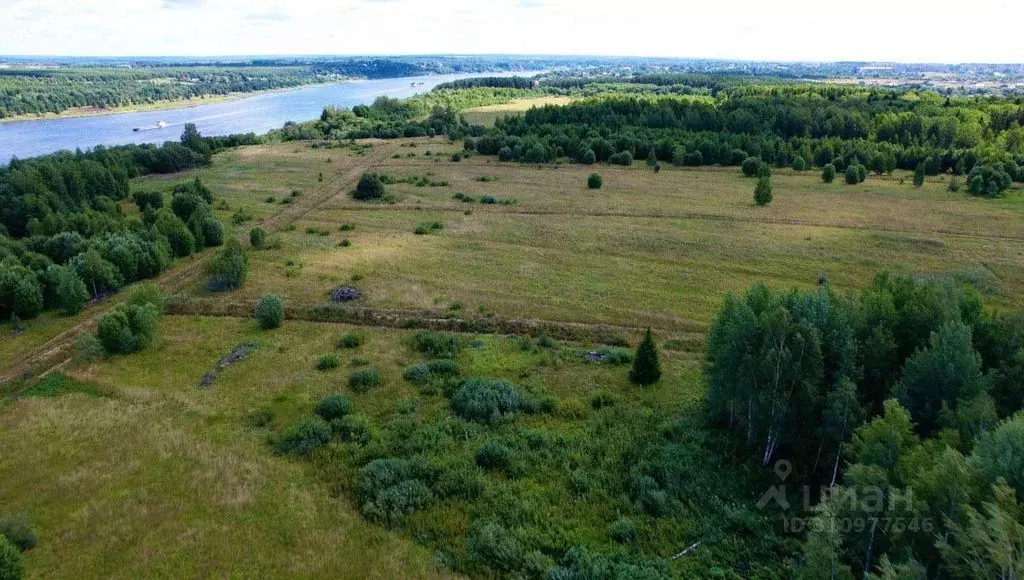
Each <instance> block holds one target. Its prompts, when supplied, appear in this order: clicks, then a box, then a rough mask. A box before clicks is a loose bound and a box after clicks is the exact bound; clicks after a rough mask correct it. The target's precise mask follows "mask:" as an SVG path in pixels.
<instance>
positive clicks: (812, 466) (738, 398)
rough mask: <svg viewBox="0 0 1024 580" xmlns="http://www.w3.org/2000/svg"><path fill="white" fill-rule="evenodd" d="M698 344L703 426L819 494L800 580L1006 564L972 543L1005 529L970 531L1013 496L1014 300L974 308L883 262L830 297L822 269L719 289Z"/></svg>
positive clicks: (1023, 449) (971, 298)
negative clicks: (851, 289) (701, 346)
mask: <svg viewBox="0 0 1024 580" xmlns="http://www.w3.org/2000/svg"><path fill="white" fill-rule="evenodd" d="M706 357H707V358H706V363H705V366H704V374H705V376H706V378H707V382H708V394H707V409H708V413H709V418H710V421H711V422H712V424H714V425H717V426H719V427H720V428H722V429H725V430H727V431H728V432H730V433H732V434H733V435H734V441H735V443H736V452H737V453H740V454H743V455H746V456H747V457H748V458H749V459H750V460H751V461H755V462H757V463H759V464H760V465H762V466H764V467H766V468H767V467H772V466H774V465H776V462H777V461H779V460H785V461H787V462H788V464H787V465H791V466H792V470H793V475H791V476H790V477H792V479H791V480H788V481H787V482H788V483H792V482H793V481H797V482H802V483H805V484H806V485H808V486H810V488H811V489H815V490H818V493H820V503H819V504H818V506H817V508H816V511H815V512H814V513H813V514H812V515H813V516H814V517H815V518H817V519H816V522H817V526H816V527H814V528H813V529H812V531H811V532H810V533H809V534H808V536H807V540H806V542H807V543H806V545H805V547H804V561H803V562H802V563H801V566H802V570H803V574H804V576H805V577H808V578H820V577H852V576H851V574H856V575H858V576H863V575H865V574H867V573H875V572H877V573H883V572H884V570H885V569H887V568H893V569H902V570H904V571H907V570H910V571H913V573H911V574H910V575H909V576H901V577H922V575H926V576H928V577H963V578H970V577H999V576H1000V574H1001V573H1002V572H1006V571H1007V568H1005V566H1007V565H1009V566H1010V567H1011V571H1012V567H1013V566H1014V565H1015V564H1012V563H1009V564H1008V563H1007V562H1005V561H1000V560H999V557H998V556H995V555H993V554H986V553H985V549H984V545H983V544H984V542H985V541H993V542H1004V541H1006V540H1007V538H1006V537H1001V538H1000V537H989V538H988V539H987V540H985V539H983V538H980V537H978V536H977V534H978V533H980V532H982V531H985V530H986V529H988V531H987V532H985V533H986V534H996V535H998V534H999V533H1004V534H1012V533H1013V529H1014V528H1013V527H1012V526H1011V528H1010V529H1008V530H1005V529H1004V530H999V529H996V530H995V531H994V532H993V530H991V529H989V528H990V527H991V526H996V527H997V528H998V525H999V524H998V522H994V521H993V520H994V519H995V518H997V517H1004V518H1011V519H1012V520H1013V521H1015V522H1016V524H1014V525H1016V526H1017V528H1016V529H1017V530H1018V533H1019V531H1020V530H1022V529H1024V527H1022V526H1024V522H1022V521H1021V520H1020V519H1019V517H1020V516H1019V514H1020V512H1019V506H1018V504H1017V503H1016V500H1015V499H1013V497H1012V495H1013V492H1016V494H1018V495H1019V494H1022V493H1024V469H1022V467H1024V413H1022V412H1021V410H1022V409H1024V310H1019V311H1015V312H1004V313H995V312H990V311H986V310H985V308H984V303H983V301H982V299H981V298H980V296H979V295H978V294H977V293H976V292H974V291H973V290H971V289H970V288H967V287H964V286H960V285H957V284H954V283H952V282H948V281H943V280H939V279H929V278H914V277H909V276H898V275H892V274H888V273H882V274H879V275H878V276H877V277H876V278H875V280H874V282H873V284H872V285H871V287H870V288H867V289H865V290H863V291H860V292H856V293H853V294H850V295H846V296H842V295H839V294H837V293H836V292H834V291H833V290H832V289H831V288H830V287H829V286H828V284H827V282H823V284H822V285H821V286H820V287H819V288H818V289H817V290H814V291H797V290H794V291H790V292H778V291H773V290H771V289H770V288H768V287H767V286H765V285H763V284H757V285H754V286H752V287H751V288H750V289H749V290H748V291H747V293H746V294H745V295H744V296H742V297H736V296H731V295H730V296H728V297H727V298H726V300H725V304H724V305H723V307H722V309H721V311H720V312H719V314H718V315H717V317H716V319H715V321H714V323H713V325H712V327H711V329H710V331H709V333H708V343H707V354H706ZM794 491H796V490H795V489H794ZM818 493H815V494H814V495H815V497H817V495H818ZM876 495H877V496H878V497H877V498H876V499H879V501H881V500H883V499H884V501H881V503H880V504H872V505H868V504H867V502H866V501H865V498H868V497H875V496H876ZM901 498H912V499H906V500H905V501H903V500H901ZM890 500H893V502H894V503H895V504H896V505H895V507H893V502H890ZM799 502H800V500H794V503H799ZM883 518H889V520H898V521H899V522H901V523H903V524H905V525H902V526H900V527H899V528H894V529H885V530H884V531H883V530H882V529H880V528H878V527H877V526H878V525H881V524H878V523H875V524H873V523H872V522H875V521H876V520H877V521H880V520H881V519H883ZM837 520H842V521H843V522H849V521H862V522H867V524H866V525H862V526H859V527H855V528H850V527H842V526H839V528H837V527H836V522H837ZM1004 523H1005V521H1004ZM840 528H841V529H840ZM1018 537H1019V536H1018ZM1010 550H1011V553H1010V556H1011V557H1012V556H1013V551H1014V550H1016V557H1017V558H1019V557H1020V556H1022V555H1024V553H1022V551H1024V548H1022V547H1021V546H1020V545H1019V544H1018V545H1017V546H1016V548H1012V547H1011V548H1010ZM964 553H970V554H974V555H975V556H976V557H977V561H971V562H965V561H963V560H961V555H962V554H964ZM832 570H838V571H840V573H839V574H838V575H834V574H832V573H831V572H829V573H826V574H825V575H824V576H822V572H823V571H826V572H828V571H832ZM1017 570H1018V571H1019V567H1018V568H1017ZM882 577H894V576H885V575H884V573H883V575H882ZM1004 577H1005V576H1004Z"/></svg>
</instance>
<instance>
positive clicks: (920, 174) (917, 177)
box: [914, 163, 924, 187]
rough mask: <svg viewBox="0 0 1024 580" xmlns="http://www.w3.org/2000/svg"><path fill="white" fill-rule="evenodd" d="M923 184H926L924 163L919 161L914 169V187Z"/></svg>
mask: <svg viewBox="0 0 1024 580" xmlns="http://www.w3.org/2000/svg"><path fill="white" fill-rule="evenodd" d="M922 185H924V163H918V164H917V168H916V169H914V187H921V186H922Z"/></svg>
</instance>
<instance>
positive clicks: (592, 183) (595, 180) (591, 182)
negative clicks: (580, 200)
mask: <svg viewBox="0 0 1024 580" xmlns="http://www.w3.org/2000/svg"><path fill="white" fill-rule="evenodd" d="M602 185H604V178H603V177H601V174H600V173H591V174H590V177H588V178H587V188H588V189H601V186H602Z"/></svg>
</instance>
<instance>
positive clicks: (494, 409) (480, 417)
mask: <svg viewBox="0 0 1024 580" xmlns="http://www.w3.org/2000/svg"><path fill="white" fill-rule="evenodd" d="M521 404H522V403H521V401H520V394H519V391H518V390H516V389H515V388H514V387H513V386H512V385H510V384H509V383H508V382H506V381H502V380H486V379H467V380H466V381H464V382H463V383H462V386H461V387H459V390H458V391H456V393H455V396H453V397H452V410H453V411H454V412H455V414H456V415H458V416H459V417H462V418H463V419H467V420H470V421H476V422H478V423H493V422H496V421H500V420H501V418H502V417H503V416H505V415H509V414H512V413H515V412H517V411H519V410H520V406H521Z"/></svg>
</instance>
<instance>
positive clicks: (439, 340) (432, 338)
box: [412, 330, 463, 359]
mask: <svg viewBox="0 0 1024 580" xmlns="http://www.w3.org/2000/svg"><path fill="white" fill-rule="evenodd" d="M412 346H413V348H414V349H415V350H416V351H417V352H420V353H422V354H425V355H427V356H429V357H432V358H447V359H453V358H455V357H457V356H458V354H459V351H460V350H462V346H463V344H462V341H461V340H460V339H459V337H458V336H456V335H454V334H449V333H445V332H431V331H429V330H421V331H419V332H417V333H416V334H415V335H414V336H413V337H412Z"/></svg>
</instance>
